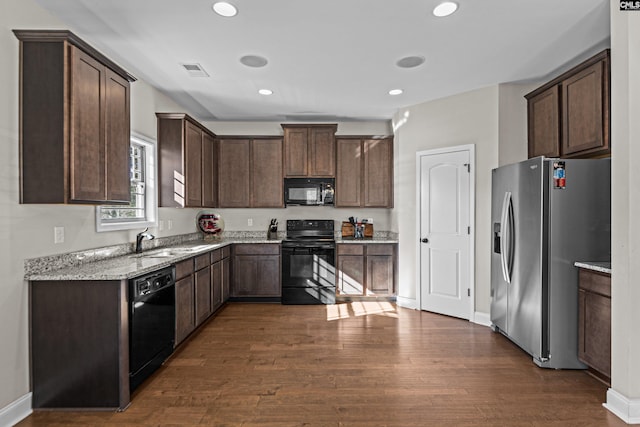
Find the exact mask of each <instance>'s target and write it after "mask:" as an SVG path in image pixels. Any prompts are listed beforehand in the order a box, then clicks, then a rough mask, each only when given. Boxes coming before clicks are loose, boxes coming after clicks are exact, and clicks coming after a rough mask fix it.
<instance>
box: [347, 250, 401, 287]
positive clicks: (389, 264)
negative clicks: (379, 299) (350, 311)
mask: <svg viewBox="0 0 640 427" xmlns="http://www.w3.org/2000/svg"><path fill="white" fill-rule="evenodd" d="M337 248H338V257H337V266H338V275H337V286H336V288H337V294H338V295H345V296H350V295H351V296H390V295H394V292H395V276H396V270H397V268H396V245H395V244H389V243H381V244H378V243H370V244H357V243H349V244H338V245H337Z"/></svg>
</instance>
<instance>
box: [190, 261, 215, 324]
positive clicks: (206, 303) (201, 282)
mask: <svg viewBox="0 0 640 427" xmlns="http://www.w3.org/2000/svg"><path fill="white" fill-rule="evenodd" d="M207 255H208V254H207ZM194 278H195V289H196V294H195V314H196V326H198V325H200V324H202V322H204V321H205V320H207V319H208V318H209V316H210V315H211V313H212V312H213V310H212V304H211V303H212V298H211V294H212V287H211V285H212V276H211V267H210V266H208V265H207V266H206V267H205V268H203V269H201V270H198V271H196V272H195V274H194Z"/></svg>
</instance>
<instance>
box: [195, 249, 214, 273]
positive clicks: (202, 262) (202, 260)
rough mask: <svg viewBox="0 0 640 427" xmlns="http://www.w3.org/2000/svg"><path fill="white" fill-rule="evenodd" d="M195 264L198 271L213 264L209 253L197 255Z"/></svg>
mask: <svg viewBox="0 0 640 427" xmlns="http://www.w3.org/2000/svg"><path fill="white" fill-rule="evenodd" d="M195 264H196V271H198V270H202V269H203V268H205V267H208V266H209V265H211V258H210V255H209V253H206V254H204V255H198V256H197V257H195Z"/></svg>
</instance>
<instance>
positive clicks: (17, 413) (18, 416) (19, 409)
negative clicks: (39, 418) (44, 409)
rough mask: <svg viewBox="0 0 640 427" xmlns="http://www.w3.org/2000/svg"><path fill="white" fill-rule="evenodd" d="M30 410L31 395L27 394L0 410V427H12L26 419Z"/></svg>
mask: <svg viewBox="0 0 640 427" xmlns="http://www.w3.org/2000/svg"><path fill="white" fill-rule="evenodd" d="M32 412H33V410H32V409H31V393H27V394H25V395H24V396H22V397H20V398H19V399H17V400H14V401H13V402H11V403H10V404H8V405H7V406H5V407H4V408H1V409H0V426H1V427H5V426H13V425H16V424H18V423H19V422H20V421H22V420H24V419H25V418H27V417H28V416H29V415H30V414H31V413H32Z"/></svg>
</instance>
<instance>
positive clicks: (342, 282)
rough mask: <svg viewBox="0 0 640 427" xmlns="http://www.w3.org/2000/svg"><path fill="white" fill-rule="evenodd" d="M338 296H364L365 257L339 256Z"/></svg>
mask: <svg viewBox="0 0 640 427" xmlns="http://www.w3.org/2000/svg"><path fill="white" fill-rule="evenodd" d="M336 288H337V289H336V292H337V293H338V295H364V289H365V285H364V256H362V255H340V256H338V283H337V287H336Z"/></svg>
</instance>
